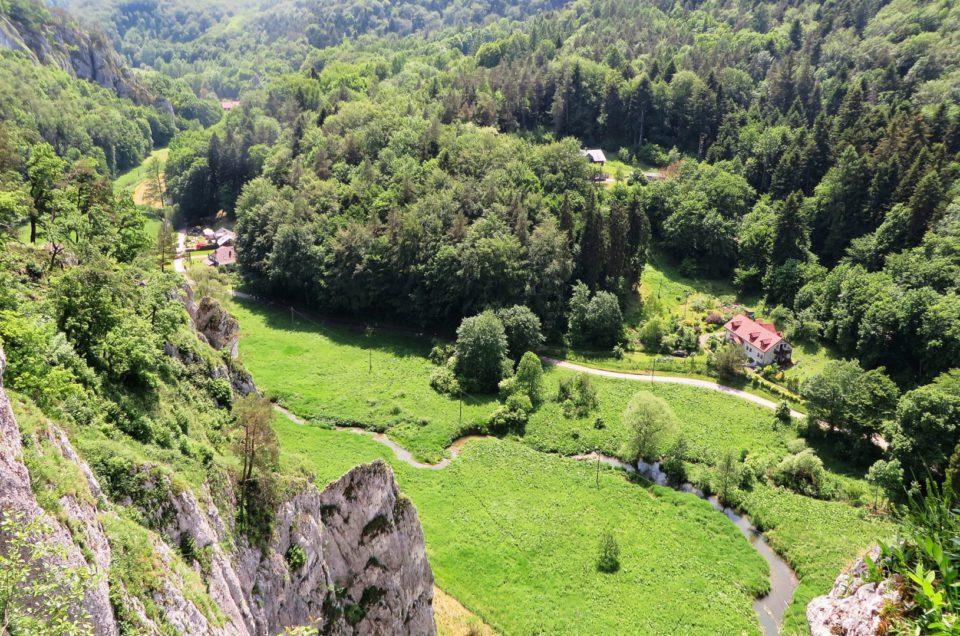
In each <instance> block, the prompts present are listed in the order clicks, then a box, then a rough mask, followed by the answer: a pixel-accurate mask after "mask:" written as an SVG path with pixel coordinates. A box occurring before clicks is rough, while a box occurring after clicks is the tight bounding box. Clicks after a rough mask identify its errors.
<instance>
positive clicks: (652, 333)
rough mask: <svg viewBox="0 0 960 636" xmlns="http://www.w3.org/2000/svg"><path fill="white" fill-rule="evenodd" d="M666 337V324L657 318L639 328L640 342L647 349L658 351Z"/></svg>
mask: <svg viewBox="0 0 960 636" xmlns="http://www.w3.org/2000/svg"><path fill="white" fill-rule="evenodd" d="M667 335H668V330H667V324H666V322H665V321H664V320H663V318H660V317H658V316H655V317H653V318H651V319H649V320H648V321H647V322H645V323H643V326H642V327H641V328H640V334H639V337H640V342H641V343H643V346H645V347H646V348H648V349H654V350H659V349H660V348H661V346H662V343H663V339H664V337H666V336H667Z"/></svg>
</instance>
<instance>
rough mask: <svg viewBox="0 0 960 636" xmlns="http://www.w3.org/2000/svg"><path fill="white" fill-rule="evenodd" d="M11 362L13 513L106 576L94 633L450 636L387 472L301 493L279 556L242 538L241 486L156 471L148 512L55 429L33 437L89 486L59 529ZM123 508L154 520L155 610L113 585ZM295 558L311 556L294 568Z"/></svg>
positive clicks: (359, 474) (89, 601)
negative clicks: (45, 495)
mask: <svg viewBox="0 0 960 636" xmlns="http://www.w3.org/2000/svg"><path fill="white" fill-rule="evenodd" d="M4 362H5V360H4V358H3V352H2V350H0V514H23V515H25V516H26V517H27V518H30V519H32V518H35V517H38V516H43V517H45V519H46V521H47V522H48V523H49V524H50V526H51V527H52V528H53V530H54V531H53V534H52V537H51V540H54V541H56V542H58V543H60V544H61V545H63V547H64V549H65V554H66V557H65V558H66V560H67V562H68V564H69V565H70V566H72V567H80V566H87V567H90V568H91V569H92V570H94V571H96V572H99V573H100V574H102V575H103V576H101V577H99V578H98V579H97V580H98V583H97V585H95V586H94V587H92V588H91V589H90V590H88V591H87V594H86V598H85V599H84V605H85V609H86V610H87V613H88V614H89V615H90V617H91V619H92V621H93V628H94V633H96V634H98V635H99V634H106V635H114V634H119V632H120V627H119V626H120V622H121V617H120V616H118V614H122V615H123V617H122V620H124V621H126V622H127V623H128V624H129V623H130V622H131V621H132V622H133V623H135V624H136V625H137V630H138V633H144V634H161V633H168V632H169V630H170V629H171V628H172V629H173V630H174V631H176V632H177V633H182V634H217V635H219V634H224V635H238V636H246V635H257V636H259V635H267V634H275V633H277V632H279V631H281V630H283V629H284V628H286V627H291V626H302V625H307V626H311V627H315V628H317V629H318V630H319V631H320V632H321V633H323V634H384V635H386V634H411V635H417V636H419V635H427V636H432V635H433V634H435V633H436V630H435V627H434V621H433V606H432V604H433V573H432V572H431V570H430V565H429V563H428V562H427V557H426V552H425V549H424V542H423V532H422V530H421V527H420V522H419V519H418V517H417V513H416V510H415V509H414V507H413V505H412V504H411V503H410V502H409V501H408V500H406V499H405V498H404V497H403V496H402V495H401V494H400V493H399V491H398V489H397V486H396V483H395V482H394V478H393V473H392V471H391V470H390V468H389V467H388V466H387V465H386V464H384V463H383V462H379V461H378V462H374V463H373V464H369V465H365V466H359V467H357V468H355V469H353V470H352V471H350V472H349V473H347V474H346V475H344V476H343V477H342V478H341V479H340V480H338V481H337V482H335V483H333V484H331V485H329V486H327V487H326V488H324V489H323V490H319V489H317V488H315V487H313V486H312V485H307V486H306V487H304V488H302V489H300V491H299V492H297V493H296V494H295V495H293V496H291V497H289V498H288V499H287V500H286V501H284V502H283V503H282V504H281V505H280V506H279V508H278V509H277V511H276V516H275V520H274V524H273V532H272V534H271V537H270V539H269V541H268V543H267V545H266V546H264V547H255V546H251V545H247V544H246V542H245V540H243V539H242V538H241V539H231V537H232V536H233V535H232V533H231V532H230V530H231V526H232V518H231V517H230V516H229V515H228V516H227V518H224V517H223V516H222V515H221V510H228V511H229V510H232V509H233V501H232V497H233V495H232V492H231V490H230V487H229V484H227V485H220V486H219V487H218V488H216V490H217V493H216V501H217V504H218V505H214V495H213V494H212V493H211V490H213V487H212V486H210V485H209V484H208V485H207V486H206V487H205V488H204V489H203V491H202V492H199V493H194V492H192V491H191V490H189V489H186V490H184V489H182V488H178V487H175V486H174V485H173V483H172V480H171V479H170V478H169V476H167V475H166V474H165V473H164V472H163V471H162V470H159V469H156V470H152V469H151V468H150V467H137V468H134V469H132V470H142V471H147V478H146V479H143V480H140V481H139V483H140V484H141V490H143V491H148V492H149V493H150V496H149V497H137V498H136V499H137V500H136V501H135V500H133V498H130V497H127V498H123V497H117V496H114V495H113V494H111V493H110V492H109V488H103V487H102V486H101V483H100V482H99V481H98V479H97V478H96V476H95V475H94V472H93V471H92V470H91V469H90V467H89V466H88V465H87V464H86V463H85V462H84V461H83V459H82V458H81V457H80V456H79V455H78V454H77V452H76V451H75V449H74V448H73V446H72V445H71V444H70V441H69V439H68V438H67V436H66V435H65V434H64V433H63V432H62V431H61V430H60V429H58V428H57V427H56V426H54V425H53V424H52V423H49V422H46V423H45V424H44V426H41V427H38V428H37V429H36V431H34V432H32V433H31V435H32V436H33V438H34V439H30V440H27V441H28V443H29V444H30V445H31V448H35V449H36V448H40V447H42V448H44V449H47V450H46V451H45V452H56V453H59V454H60V455H61V456H62V459H63V460H66V462H67V463H68V464H70V465H71V466H72V467H73V468H74V469H76V470H77V471H78V474H79V475H81V476H82V478H81V479H80V481H83V482H86V483H83V484H78V487H77V489H76V493H77V494H76V495H69V496H64V497H63V498H62V499H61V500H60V502H59V504H60V513H61V514H58V515H57V518H54V516H52V515H49V514H47V513H46V512H45V511H44V510H43V509H42V508H41V507H40V505H39V504H38V502H37V499H36V497H35V495H34V492H33V490H32V488H31V478H30V474H29V472H28V470H27V468H26V466H25V464H24V460H23V456H24V447H23V440H22V438H21V432H20V429H19V427H18V424H17V422H16V419H15V417H14V414H13V411H12V410H11V407H10V403H9V401H8V398H7V395H6V393H5V392H4V390H3V385H2V372H3V367H4ZM40 438H42V439H40ZM41 442H42V443H41ZM59 459H60V458H58V460H59ZM155 468H156V467H155ZM145 502H150V503H149V505H148V504H147V503H145ZM122 507H132V508H134V509H136V512H137V515H136V516H137V518H140V519H142V520H143V523H144V525H145V527H146V529H144V530H143V532H145V533H146V534H148V535H149V541H150V544H151V546H152V550H153V552H154V556H155V561H156V562H155V564H154V569H155V570H156V571H157V572H160V573H162V574H160V575H158V576H159V579H160V580H157V581H152V582H151V586H150V587H151V590H150V591H149V592H148V594H149V599H148V601H149V603H150V604H151V605H152V611H148V610H147V608H146V607H145V603H144V600H143V599H144V597H143V594H144V591H143V590H128V589H125V588H124V583H123V581H121V580H118V577H110V576H109V572H110V567H111V564H112V563H113V559H114V558H115V557H116V554H115V551H116V550H117V549H118V547H117V546H114V545H111V540H110V538H109V533H108V532H106V531H105V530H104V526H105V525H109V524H110V522H111V520H114V519H117V513H118V512H119V511H120V509H121V508H122ZM2 545H3V542H2V537H0V546H2ZM184 545H190V546H192V550H194V551H195V552H197V553H203V554H204V555H205V557H204V559H203V564H202V565H201V564H200V562H195V563H194V564H193V565H192V566H191V567H192V568H193V569H194V571H195V573H196V574H198V575H199V576H201V577H202V581H203V584H204V585H203V587H204V589H205V594H206V595H208V597H209V599H210V600H211V601H212V604H211V605H215V607H216V611H215V612H214V613H211V611H210V610H209V608H207V607H205V606H204V603H202V602H200V601H198V599H197V597H196V590H195V589H188V588H189V585H188V582H187V580H186V577H185V574H189V572H186V573H185V572H184V571H183V569H182V568H183V565H182V561H178V557H177V556H176V553H175V551H174V549H173V548H172V547H171V546H177V547H179V548H180V550H181V552H182V546H184ZM81 546H82V547H83V549H81ZM294 553H298V554H300V555H302V557H303V558H302V559H295V558H291V556H290V555H291V554H294ZM299 561H302V563H301V562H299ZM175 562H178V563H180V567H179V569H178V567H176V563H175ZM191 576H192V574H191ZM191 591H192V592H193V593H191ZM134 592H135V593H134Z"/></svg>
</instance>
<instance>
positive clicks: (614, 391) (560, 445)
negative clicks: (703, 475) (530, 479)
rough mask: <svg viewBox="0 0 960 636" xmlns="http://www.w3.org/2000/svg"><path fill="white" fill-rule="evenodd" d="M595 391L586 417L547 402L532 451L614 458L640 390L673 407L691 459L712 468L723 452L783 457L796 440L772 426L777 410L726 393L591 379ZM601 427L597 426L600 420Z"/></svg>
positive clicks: (554, 377) (550, 385)
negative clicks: (594, 405)
mask: <svg viewBox="0 0 960 636" xmlns="http://www.w3.org/2000/svg"><path fill="white" fill-rule="evenodd" d="M569 373H570V372H569V371H564V370H558V369H552V370H549V371H548V373H547V375H546V386H547V395H548V396H550V397H552V396H554V395H555V394H556V390H557V386H558V384H559V380H560V377H561V376H562V375H567V374H569ZM590 381H591V383H592V384H593V385H594V386H595V387H596V388H597V396H598V398H599V401H600V408H599V410H598V411H597V412H595V413H591V414H590V415H589V416H588V417H585V418H582V419H567V418H566V417H564V416H563V413H562V412H561V408H560V405H559V404H558V403H557V402H556V401H554V400H550V401H547V402H545V403H544V404H543V405H542V406H541V407H540V408H539V409H538V410H537V411H536V412H535V413H534V414H533V415H532V416H531V418H530V421H529V423H528V424H527V429H526V433H525V435H524V441H525V442H526V443H528V444H530V445H531V446H533V447H534V448H537V449H538V450H543V451H549V452H559V453H561V454H565V455H569V454H575V453H583V452H589V451H591V450H594V449H599V450H601V451H603V452H605V453H608V454H615V453H616V452H617V451H618V450H619V449H620V446H621V444H622V443H623V441H624V438H625V437H626V429H625V428H624V427H623V425H622V424H621V422H620V416H621V414H622V413H623V410H624V409H625V408H626V405H627V402H629V401H630V398H631V397H632V396H633V395H634V394H635V393H637V392H638V391H647V392H649V393H652V394H654V395H656V396H657V397H660V398H662V399H664V400H665V401H666V402H667V404H669V405H670V407H671V408H672V409H673V412H674V413H675V414H676V415H677V419H678V420H679V423H680V432H682V433H683V435H684V437H685V438H686V440H687V443H688V445H689V452H690V455H691V457H690V458H691V459H695V460H697V461H699V462H702V463H707V464H714V463H716V462H717V461H719V459H720V457H721V456H722V455H723V453H724V452H725V451H728V450H729V451H733V452H734V453H735V454H736V455H737V456H739V454H740V451H741V450H748V451H750V452H751V453H752V454H766V455H774V456H777V457H779V456H782V455H784V454H786V443H787V442H788V441H789V440H791V439H794V438H795V437H796V432H795V430H794V429H793V427H783V426H780V427H777V426H774V417H773V412H772V411H770V410H768V409H765V408H763V407H760V406H757V405H754V404H751V403H749V402H746V401H744V400H740V399H737V398H732V397H730V396H727V395H723V394H722V393H716V392H713V391H706V390H703V389H699V388H696V387H689V386H682V385H676V384H646V383H642V384H641V383H638V382H636V381H632V380H616V379H611V378H599V377H591V379H590ZM598 417H599V418H601V419H602V420H603V428H602V429H598V428H597V427H596V420H597V418H598Z"/></svg>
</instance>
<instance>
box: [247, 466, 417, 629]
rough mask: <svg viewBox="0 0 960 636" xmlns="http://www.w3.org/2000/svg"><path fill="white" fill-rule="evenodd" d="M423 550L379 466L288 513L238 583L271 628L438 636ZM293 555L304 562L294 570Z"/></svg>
mask: <svg viewBox="0 0 960 636" xmlns="http://www.w3.org/2000/svg"><path fill="white" fill-rule="evenodd" d="M423 546H424V544H423V531H422V529H421V527H420V521H419V519H418V518H417V513H416V510H415V509H414V507H413V505H412V504H411V503H410V501H409V500H407V499H406V498H404V497H403V496H402V495H401V494H400V492H399V490H398V489H397V485H396V482H395V481H394V478H393V472H392V471H391V470H390V468H389V467H388V466H387V465H386V464H385V463H383V462H382V461H376V462H374V463H372V464H368V465H365V466H359V467H357V468H354V469H353V470H352V471H350V472H349V473H347V474H346V475H344V476H343V477H341V478H340V480H339V481H337V482H335V483H334V484H332V485H330V486H328V487H327V488H326V489H324V490H323V492H320V493H318V492H316V491H313V492H304V493H301V494H300V495H298V496H297V497H295V498H294V499H292V500H291V501H289V502H287V503H286V504H284V505H283V506H281V509H280V511H279V512H278V515H277V519H276V533H275V536H274V539H273V541H272V543H271V545H270V548H269V549H268V550H267V552H266V553H265V554H257V551H256V550H251V551H247V552H246V554H244V555H243V556H242V557H241V562H242V563H246V565H247V567H246V568H244V567H243V566H241V578H242V579H244V580H245V581H248V582H253V581H255V582H256V584H257V588H258V589H257V590H256V591H253V590H251V595H252V596H253V598H254V601H255V603H256V604H257V605H258V606H259V607H260V608H261V609H262V612H263V614H262V620H263V621H264V624H265V625H266V626H267V627H268V628H273V627H276V626H281V625H300V624H304V623H305V621H306V620H308V619H310V618H311V617H314V619H315V620H314V622H313V624H315V625H317V626H318V627H320V628H321V629H322V631H323V633H326V634H416V635H432V634H435V633H436V629H435V627H434V622H433V573H432V572H431V570H430V564H429V563H428V562H427V557H426V552H425V550H424V547H423ZM296 548H299V549H300V550H303V556H304V560H303V563H302V565H300V566H299V567H296V568H292V569H291V567H290V564H289V563H288V561H290V559H289V558H288V555H290V554H291V553H292V550H294V549H296ZM271 601H272V602H271Z"/></svg>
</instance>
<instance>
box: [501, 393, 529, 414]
mask: <svg viewBox="0 0 960 636" xmlns="http://www.w3.org/2000/svg"><path fill="white" fill-rule="evenodd" d="M506 406H507V408H508V409H510V410H511V411H523V412H524V413H527V414H529V413H532V412H533V402H532V401H531V400H530V397H529V396H528V395H527V394H525V393H519V392H518V393H514V394H513V395H511V396H510V397H508V398H507V402H506Z"/></svg>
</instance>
